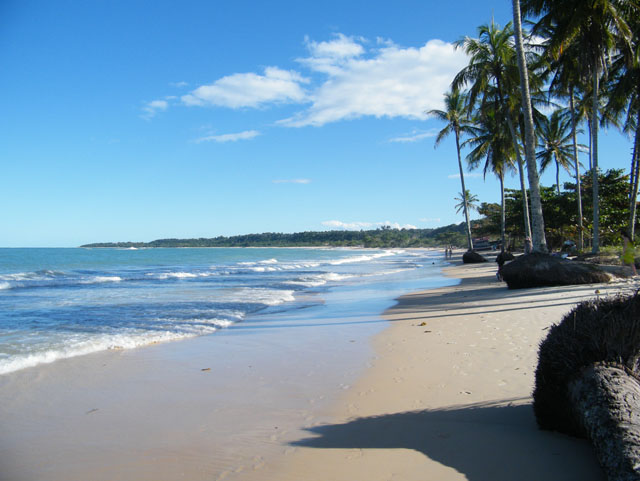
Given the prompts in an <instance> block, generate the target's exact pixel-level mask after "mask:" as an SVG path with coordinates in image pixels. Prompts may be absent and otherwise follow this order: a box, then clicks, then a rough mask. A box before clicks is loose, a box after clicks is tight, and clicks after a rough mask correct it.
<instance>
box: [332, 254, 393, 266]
mask: <svg viewBox="0 0 640 481" xmlns="http://www.w3.org/2000/svg"><path fill="white" fill-rule="evenodd" d="M400 252H402V251H384V252H379V253H378V254H368V255H359V256H352V257H344V258H342V259H337V260H335V261H331V262H329V264H331V265H333V266H339V265H342V264H352V263H354V262H367V261H371V260H374V259H379V258H381V257H389V256H395V255H397V254H398V253H400Z"/></svg>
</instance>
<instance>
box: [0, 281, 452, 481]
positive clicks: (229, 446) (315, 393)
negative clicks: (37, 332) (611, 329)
mask: <svg viewBox="0 0 640 481" xmlns="http://www.w3.org/2000/svg"><path fill="white" fill-rule="evenodd" d="M439 279H440V281H436V282H446V280H443V279H442V277H441V276H439ZM421 282H422V281H421ZM411 285H412V284H411V281H406V284H401V285H400V287H398V286H394V285H393V283H392V284H390V285H389V286H387V288H390V289H395V290H391V291H389V290H380V289H382V288H381V287H379V286H377V287H374V288H371V289H365V290H364V291H362V292H360V290H359V288H358V287H356V288H354V289H336V290H335V291H333V290H330V291H327V292H326V293H323V294H322V298H323V302H322V303H318V304H314V305H313V306H311V308H309V307H304V308H300V309H291V310H288V311H282V310H279V309H275V310H274V311H273V312H272V313H268V314H265V313H262V314H260V315H259V316H256V317H250V318H247V319H246V320H244V321H243V322H241V323H238V324H235V325H234V326H233V327H232V328H230V329H221V330H219V331H217V332H216V333H214V334H212V335H209V336H200V337H195V338H190V339H185V340H182V341H174V342H167V343H159V344H155V345H151V346H144V347H141V348H137V349H124V350H108V351H101V352H96V353H92V354H87V355H84V356H78V357H72V358H66V359H60V360H58V361H56V362H53V363H50V364H40V365H38V366H35V367H32V368H27V369H23V370H18V371H14V372H11V373H8V374H5V375H2V376H0V421H2V424H3V435H2V436H0V480H2V481H4V480H10V481H18V480H27V479H47V480H50V481H62V480H64V481H73V480H85V479H92V480H96V481H99V480H107V479H108V480H110V481H112V480H117V479H122V480H131V479H135V480H136V481H146V480H149V481H151V480H153V481H163V480H166V481H170V480H171V481H173V480H175V479H182V478H184V479H189V480H191V481H197V480H205V479H244V477H245V476H246V475H247V473H249V472H254V471H255V472H256V473H259V472H260V471H261V470H262V469H263V468H264V467H265V466H267V465H269V464H270V462H271V460H272V459H276V458H279V457H284V456H288V455H289V454H291V453H292V452H293V451H295V448H292V447H291V444H292V443H293V442H295V441H296V440H297V439H299V438H300V437H302V436H304V431H303V429H304V428H306V427H308V426H313V425H316V424H322V423H326V422H329V421H330V419H331V418H330V413H331V408H332V406H333V404H334V403H335V402H336V401H337V400H338V399H340V397H341V396H342V394H343V393H344V392H347V391H348V390H349V389H350V388H351V386H352V385H353V383H354V382H355V381H357V379H359V378H360V377H361V376H362V375H363V374H364V371H365V370H366V368H367V361H369V360H370V358H371V356H372V349H371V345H370V339H371V337H372V336H373V335H375V334H376V333H378V332H380V331H382V330H383V329H384V328H385V327H386V326H387V324H388V321H386V320H384V319H383V318H382V317H381V316H380V312H381V311H383V310H384V309H386V308H387V307H388V306H391V305H393V302H394V301H393V298H394V297H395V295H397V294H399V293H401V292H404V291H405V290H406V289H409V288H410V286H411ZM392 292H396V294H395V295H393V294H392ZM307 295H312V296H313V295H315V294H313V293H311V294H309V293H308V294H307ZM34 453H37V456H34Z"/></svg>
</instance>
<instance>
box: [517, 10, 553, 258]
mask: <svg viewBox="0 0 640 481" xmlns="http://www.w3.org/2000/svg"><path fill="white" fill-rule="evenodd" d="M512 4H513V26H514V33H515V38H516V53H517V55H518V70H519V71H520V89H521V90H522V110H523V112H524V140H525V142H524V145H525V150H524V151H525V158H526V160H527V174H528V178H529V191H530V194H531V220H532V232H531V233H532V236H531V237H532V241H533V250H534V251H536V252H547V241H546V238H545V235H544V218H543V215H542V200H541V198H540V180H539V177H538V166H537V165H536V152H535V150H536V146H535V130H534V127H533V112H532V110H531V95H530V93H529V76H528V72H527V63H526V60H525V58H524V48H523V46H522V24H521V21H520V0H512Z"/></svg>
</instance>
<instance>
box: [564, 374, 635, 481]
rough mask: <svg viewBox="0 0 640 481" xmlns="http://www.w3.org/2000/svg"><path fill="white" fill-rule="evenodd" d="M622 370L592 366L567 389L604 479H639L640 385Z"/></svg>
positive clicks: (626, 480) (629, 480)
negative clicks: (602, 470) (603, 471)
mask: <svg viewBox="0 0 640 481" xmlns="http://www.w3.org/2000/svg"><path fill="white" fill-rule="evenodd" d="M627 371H628V370H627V369H625V368H624V367H618V366H613V365H608V364H595V365H592V366H589V367H587V368H585V369H584V370H583V371H582V373H581V374H580V375H579V376H578V377H577V378H576V379H575V380H574V381H573V382H572V383H571V385H570V386H569V396H570V398H571V402H572V404H573V406H574V411H575V412H576V414H577V416H578V418H579V419H578V422H579V424H580V425H581V427H582V429H583V430H584V433H585V434H586V435H587V437H588V438H589V439H590V441H591V443H592V444H593V447H594V450H595V452H596V455H597V457H598V460H599V461H600V465H601V466H602V467H603V468H604V470H605V472H606V474H607V478H608V479H610V480H616V481H637V480H638V478H639V477H640V384H639V383H638V380H637V379H636V378H635V377H633V376H632V375H630V374H628V373H627Z"/></svg>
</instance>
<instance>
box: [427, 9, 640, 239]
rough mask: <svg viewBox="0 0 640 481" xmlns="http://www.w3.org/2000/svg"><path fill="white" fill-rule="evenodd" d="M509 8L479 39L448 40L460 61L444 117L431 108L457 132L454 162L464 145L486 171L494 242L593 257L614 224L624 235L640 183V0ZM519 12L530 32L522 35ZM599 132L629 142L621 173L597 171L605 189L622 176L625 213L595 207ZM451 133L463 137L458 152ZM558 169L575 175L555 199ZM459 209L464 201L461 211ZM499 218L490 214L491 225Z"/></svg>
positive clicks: (599, 198) (600, 203) (600, 201)
mask: <svg viewBox="0 0 640 481" xmlns="http://www.w3.org/2000/svg"><path fill="white" fill-rule="evenodd" d="M512 5H513V22H508V23H507V24H506V25H505V26H504V27H500V26H499V25H497V24H496V23H495V22H493V21H492V22H491V24H484V25H481V26H480V27H478V36H477V38H471V37H464V38H462V39H460V40H459V41H458V42H457V44H456V45H457V47H458V48H460V49H462V50H464V51H465V53H466V54H467V55H468V57H469V63H468V65H467V66H465V67H464V68H463V69H462V70H461V71H460V72H459V73H458V74H457V75H456V76H455V78H454V80H453V82H452V85H451V91H450V92H448V93H446V94H445V105H446V106H447V110H446V111H444V112H439V111H432V112H431V113H432V114H435V113H437V114H438V115H437V116H438V117H439V118H440V119H441V120H442V121H444V122H446V123H447V127H446V128H447V129H449V131H453V132H455V133H456V143H457V146H458V163H459V164H460V146H462V147H469V148H471V152H470V153H469V154H468V155H467V157H466V160H467V163H468V166H469V167H470V168H472V169H473V168H477V167H479V166H480V165H482V164H484V172H485V175H486V173H487V172H492V173H494V174H495V175H496V176H497V177H498V178H499V180H500V188H501V199H502V200H501V205H500V214H501V216H502V219H503V221H502V222H501V228H500V231H499V232H493V234H494V235H496V234H500V235H501V237H502V238H503V245H506V244H507V241H506V239H505V237H506V235H507V233H509V236H510V237H513V236H514V235H518V236H519V235H524V236H530V237H531V238H532V240H533V247H534V250H536V251H540V252H545V251H547V249H548V248H549V247H554V246H555V245H556V244H557V241H558V239H562V238H563V237H566V236H567V235H571V236H572V237H573V238H574V239H575V240H576V242H577V245H578V247H579V249H583V247H584V246H585V245H590V246H591V249H592V251H593V252H598V250H599V249H600V246H601V244H602V245H606V243H608V242H616V241H617V234H615V235H614V232H619V228H623V229H626V230H627V231H628V232H629V233H630V237H631V239H633V237H634V233H635V227H636V212H637V207H636V206H637V196H638V187H639V185H640V182H639V179H640V81H639V80H640V54H639V52H640V50H639V49H640V0H602V1H597V2H595V1H585V0H567V1H563V2H560V1H558V0H512ZM521 10H522V14H523V16H524V17H525V18H526V19H527V20H529V21H530V24H531V25H532V26H533V27H532V32H523V31H522V18H521ZM454 95H455V98H456V99H457V100H458V102H457V103H455V105H453V104H452V103H451V100H452V98H453V96H454ZM461 102H463V103H464V105H461ZM453 106H455V109H453V108H450V107H453ZM550 107H551V109H555V110H554V111H552V112H551V113H550V115H549V117H547V116H546V115H545V114H544V113H543V111H545V110H547V111H548V110H549V108H550ZM452 112H453V113H455V116H453V115H451V113H452ZM445 114H446V115H445ZM581 124H585V127H586V128H585V129H584V130H585V131H586V132H587V133H588V138H589V146H588V153H589V167H588V170H589V173H590V176H585V175H582V174H581V173H580V167H581V166H580V162H579V160H578V142H577V140H576V136H577V133H578V132H580V128H581ZM600 126H609V127H614V128H619V129H620V130H622V131H623V132H625V133H627V134H628V135H629V137H633V139H634V140H633V149H632V151H633V152H632V155H631V168H630V169H629V173H630V174H629V175H628V176H624V175H623V173H622V171H616V173H613V172H612V171H610V172H609V173H607V174H604V175H605V177H607V179H606V180H608V181H611V180H612V178H611V176H614V177H615V176H618V177H621V176H622V177H625V179H626V181H627V183H628V187H627V188H626V190H625V195H626V207H624V206H623V202H618V200H616V202H614V203H613V204H611V203H609V205H604V197H605V196H607V195H610V194H611V193H609V194H606V193H604V192H603V190H606V189H607V187H606V186H604V185H603V186H601V184H600V180H601V176H602V175H603V174H602V172H601V171H600V170H599V169H598V130H599V128H600ZM444 132H445V131H444V130H443V131H442V132H441V136H442V133H444ZM460 136H464V137H465V139H463V141H462V143H461V144H460V139H459V137H460ZM439 139H440V137H439ZM536 141H537V142H536ZM523 153H524V156H523V155H522V154H523ZM523 157H524V159H523ZM537 161H539V162H540V165H538V163H537ZM552 165H553V166H555V171H556V185H555V192H552V191H550V190H549V189H548V188H545V187H542V186H540V184H539V172H540V171H543V170H545V169H547V168H548V167H550V166H552ZM525 167H526V174H525ZM513 169H517V171H518V174H519V178H520V191H519V193H515V192H514V191H509V192H508V193H506V194H505V191H504V175H505V173H507V172H509V171H510V170H513ZM561 170H566V171H567V172H569V173H570V174H571V175H572V177H573V178H574V179H575V184H574V186H573V187H565V192H564V193H563V192H561V185H560V180H559V176H560V172H561ZM461 180H462V181H463V177H462V172H461ZM527 181H528V187H527ZM614 184H615V185H616V186H618V187H619V185H618V182H617V181H616V182H614ZM462 185H463V190H462V192H465V191H466V190H465V187H464V181H463V182H462ZM576 185H577V187H576ZM565 186H566V184H565ZM616 188H617V187H616ZM568 200H571V201H572V202H573V205H568V204H567V203H566V202H567V201H568ZM619 200H620V199H619ZM514 201H519V202H520V204H521V205H520V208H519V209H518V208H516V207H515V206H514V205H513V202H514ZM507 203H508V204H510V205H509V206H507V205H506V204H507ZM587 203H588V204H589V205H588V206H587V205H586V204H587ZM612 205H615V206H616V207H615V208H612V207H611V206H612ZM468 207H469V206H468V205H467V202H464V200H463V207H462V208H463V210H464V211H465V214H466V213H468ZM612 209H613V210H612ZM485 210H486V209H485ZM507 210H508V211H510V214H509V215H507V214H506V211H507ZM497 214H498V210H497V209H495V208H492V209H491V213H490V215H491V216H492V218H495V216H496V215H497ZM514 216H515V217H514ZM567 217H570V218H571V220H570V221H569V219H567ZM494 220H495V219H494ZM480 224H481V225H484V226H485V227H486V222H481V223H480ZM569 224H570V225H569ZM492 228H495V223H494V225H493V227H492ZM476 229H477V225H476ZM589 233H590V235H589ZM474 234H475V235H477V233H476V232H474ZM585 235H586V236H587V237H588V238H587V239H585ZM547 236H550V239H549V242H547Z"/></svg>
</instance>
